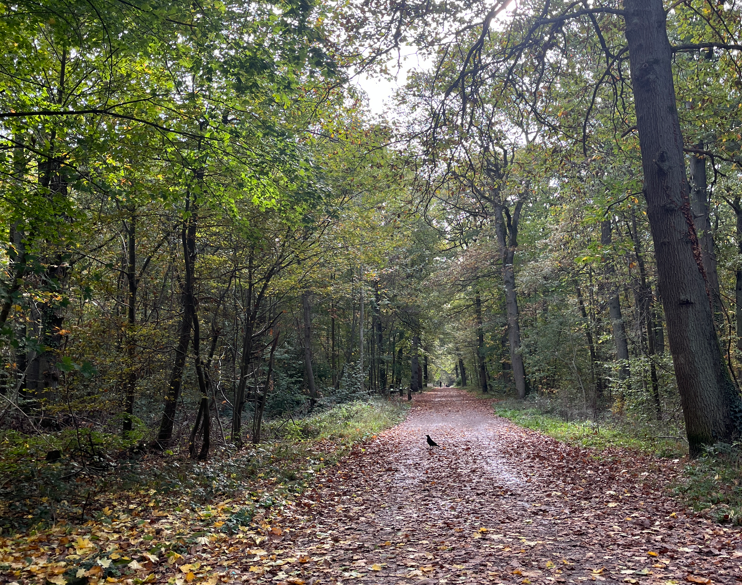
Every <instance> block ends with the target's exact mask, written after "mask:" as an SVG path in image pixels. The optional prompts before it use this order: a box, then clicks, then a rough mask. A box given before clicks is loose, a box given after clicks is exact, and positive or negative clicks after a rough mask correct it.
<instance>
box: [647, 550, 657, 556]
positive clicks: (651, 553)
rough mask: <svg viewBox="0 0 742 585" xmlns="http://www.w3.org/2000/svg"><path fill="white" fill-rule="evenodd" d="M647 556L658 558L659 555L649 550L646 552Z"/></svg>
mask: <svg viewBox="0 0 742 585" xmlns="http://www.w3.org/2000/svg"><path fill="white" fill-rule="evenodd" d="M647 554H648V555H649V556H650V557H658V556H660V555H659V553H656V552H654V551H653V550H650V551H648V552H647Z"/></svg>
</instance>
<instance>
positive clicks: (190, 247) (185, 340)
mask: <svg viewBox="0 0 742 585" xmlns="http://www.w3.org/2000/svg"><path fill="white" fill-rule="evenodd" d="M191 197H192V194H189V195H188V198H187V199H186V212H190V214H189V215H188V219H186V220H185V223H184V225H183V228H182V230H181V243H182V246H183V254H184V258H183V264H184V267H185V278H184V283H183V291H182V292H181V304H182V306H183V317H182V318H181V322H180V334H179V336H178V345H177V347H176V348H175V361H174V362H173V369H172V371H171V372H170V381H169V382H168V388H167V393H166V394H165V408H164V410H163V413H162V418H161V419H160V430H159V432H158V433H157V444H158V445H159V446H160V448H162V449H165V448H167V447H169V446H170V443H171V441H172V438H173V428H174V426H175V414H176V412H177V409H178V400H179V399H180V392H181V389H182V387H183V372H184V370H185V364H186V358H187V357H188V347H189V345H190V343H191V329H192V328H193V305H192V303H191V302H190V298H191V296H192V295H193V286H194V283H193V267H194V266H195V263H196V233H197V228H198V210H197V206H196V204H195V202H193V204H192V202H191Z"/></svg>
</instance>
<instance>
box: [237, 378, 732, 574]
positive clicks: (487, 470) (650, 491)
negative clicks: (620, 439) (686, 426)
mask: <svg viewBox="0 0 742 585" xmlns="http://www.w3.org/2000/svg"><path fill="white" fill-rule="evenodd" d="M426 434H430V435H431V437H432V438H433V439H434V440H435V441H437V442H438V444H439V445H440V446H439V447H437V448H430V447H428V446H427V444H426V441H425V435H426ZM677 469H678V464H677V462H670V461H658V460H656V459H651V458H643V457H639V456H636V455H635V454H627V453H625V452H619V451H616V452H614V453H612V454H609V456H607V457H604V458H603V459H602V460H601V461H598V460H596V459H595V458H593V457H591V456H590V454H589V452H588V451H587V450H584V449H579V448H573V447H568V446H566V445H564V444H562V443H559V442H557V441H554V440H552V439H549V438H547V437H544V436H543V435H540V434H538V433H535V432H531V431H525V430H523V429H521V428H519V427H517V426H515V425H513V424H511V423H509V422H507V421H505V420H503V419H500V418H497V417H496V416H494V415H493V414H492V407H491V405H490V403H489V402H488V401H484V400H478V399H476V398H474V397H472V396H471V395H468V394H467V393H465V392H462V391H460V390H456V389H446V388H440V389H435V390H433V391H428V392H425V393H424V394H422V395H420V396H417V397H416V398H415V402H414V404H413V408H412V410H411V411H410V414H409V416H408V418H407V420H406V421H405V422H404V423H403V424H401V425H399V426H397V427H395V428H393V429H390V430H389V431H386V432H384V433H383V434H381V435H379V436H378V437H376V438H375V439H374V440H372V441H371V442H370V443H368V444H366V445H365V446H364V448H360V447H359V448H356V449H354V451H353V452H352V453H351V455H350V456H349V457H348V458H346V459H345V460H344V461H343V462H341V463H340V464H339V465H338V466H336V467H333V468H331V469H330V470H328V471H327V472H326V473H325V474H323V475H321V476H320V477H318V481H317V485H316V487H315V489H314V490H312V491H310V492H308V493H307V494H305V496H304V497H303V498H302V499H301V500H300V501H298V502H296V503H295V504H294V505H293V506H292V507H290V508H288V509H287V510H286V512H285V515H284V516H283V517H281V518H279V519H278V521H279V522H280V525H281V527H282V529H283V531H284V532H283V534H282V535H281V536H280V537H278V539H277V540H273V541H271V543H270V544H269V546H268V547H266V548H268V549H269V550H268V552H269V554H271V555H275V557H274V559H275V560H274V562H273V564H272V565H269V566H268V568H267V570H266V563H265V562H264V561H265V558H263V559H262V560H261V559H258V558H256V559H255V561H256V565H255V570H256V572H254V573H248V574H246V575H244V576H243V579H248V580H255V581H258V582H272V583H281V582H285V583H294V584H301V583H314V584H317V585H318V584H320V583H354V582H361V583H380V584H387V583H418V585H421V584H434V583H435V584H441V585H443V584H445V583H534V584H535V583H555V582H556V583H580V582H584V581H604V582H606V583H625V582H628V583H664V584H672V583H680V582H683V583H689V582H690V583H741V582H742V539H741V537H740V531H739V530H738V529H732V528H726V527H721V526H719V525H716V524H713V523H711V522H709V521H707V520H705V519H702V518H696V517H693V516H692V515H691V514H686V513H685V512H684V511H683V510H682V509H681V508H680V507H679V505H678V504H677V503H676V502H674V501H673V500H671V499H669V498H668V497H667V496H665V495H663V486H664V485H665V483H666V482H667V481H668V478H672V477H674V476H675V475H676V474H677ZM258 561H260V568H259V567H258V564H257V563H258ZM260 571H265V572H263V573H260Z"/></svg>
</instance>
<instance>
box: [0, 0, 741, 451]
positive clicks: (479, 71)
mask: <svg viewBox="0 0 742 585" xmlns="http://www.w3.org/2000/svg"><path fill="white" fill-rule="evenodd" d="M741 14H742V12H741V11H740V7H739V5H738V4H737V3H736V2H735V1H727V2H712V1H710V0H684V1H680V2H675V3H665V5H664V7H663V3H662V2H661V1H660V0H625V2H623V3H619V2H614V1H612V0H609V1H606V2H574V3H569V2H562V1H558V2H557V1H551V0H526V1H523V2H517V3H510V2H506V1H502V2H494V3H480V2H477V1H469V0H461V1H459V2H440V3H439V2H430V1H426V2H416V1H413V2H396V1H394V0H365V1H359V2H350V3H341V2H337V3H336V2H309V1H304V0H301V1H300V0H266V1H262V0H261V1H257V2H250V3H244V2H236V1H235V2H233V1H216V0H204V1H197V2H183V1H180V0H179V1H170V0H133V1H132V2H128V1H127V2H124V1H120V0H88V1H82V0H80V1H78V0H39V1H36V2H25V1H23V0H20V1H16V2H3V3H1V4H0V39H2V43H3V47H4V50H3V51H2V55H0V131H1V138H0V172H1V177H0V192H1V194H2V197H1V199H0V205H1V206H2V212H1V213H0V218H1V219H0V222H1V230H0V241H1V250H0V263H1V264H2V275H1V279H0V302H1V306H0V328H1V330H0V359H1V360H2V370H0V371H1V372H2V374H1V376H2V378H1V380H0V399H1V402H0V427H2V429H3V431H2V432H3V441H5V445H6V446H7V445H19V444H22V443H23V442H24V441H25V440H26V439H25V438H26V437H29V436H39V435H45V434H47V435H54V434H56V435H59V434H60V433H61V434H64V433H68V434H69V436H70V437H76V440H77V441H78V446H79V443H80V438H79V437H80V432H83V433H86V435H85V436H87V437H88V439H89V442H90V445H92V444H93V441H94V440H102V439H100V437H109V438H110V437H120V439H117V440H119V441H120V444H121V446H122V448H124V447H133V446H136V445H138V446H139V448H147V449H149V448H152V449H160V450H165V451H170V450H179V449H180V450H186V451H187V452H188V453H189V454H190V456H191V457H193V458H197V459H206V458H208V457H209V455H210V453H211V452H212V450H213V449H214V446H215V445H221V446H224V445H240V444H242V443H244V442H260V440H261V423H262V421H263V419H265V418H281V417H300V416H302V415H304V414H307V413H308V412H310V411H312V410H313V409H321V408H323V407H324V406H326V405H328V404H335V403H339V402H344V401H349V400H353V399H356V398H359V397H364V396H367V395H368V394H370V393H375V394H379V395H382V396H388V395H389V394H392V393H393V394H395V395H397V394H401V393H402V392H404V394H405V395H407V396H409V395H410V393H412V392H416V391H419V390H421V389H422V388H423V387H425V386H426V385H439V384H441V383H443V384H449V385H454V384H455V385H460V386H474V387H477V388H479V389H481V391H482V392H490V393H493V394H497V395H502V396H514V397H518V398H520V399H528V400H536V401H541V402H543V403H544V404H548V405H550V408H553V409H555V410H557V411H558V412H559V413H560V414H561V415H563V416H566V417H572V418H574V417H584V418H591V419H593V420H595V421H596V423H599V422H600V421H602V420H604V419H605V418H614V419H617V420H623V421H628V422H629V423H631V424H641V425H645V426H646V427H647V428H654V429H655V432H656V433H658V434H665V435H673V436H687V438H688V442H689V446H690V452H691V454H695V455H698V454H700V453H702V452H703V449H704V447H706V446H709V445H713V444H715V443H718V442H722V443H730V444H731V443H733V442H734V441H736V440H737V439H738V437H739V435H740V431H741V430H742V398H740V389H739V388H740V387H739V384H740V379H742V185H741V183H740V176H741V172H742V166H741V165H742V152H741V151H740V148H741V145H742V134H740V133H741V132H742V113H741V112H742V69H741V68H742V60H741V59H740V50H742V44H740V38H739V37H740V34H742V22H740V15H741ZM665 31H666V36H665ZM668 39H669V43H668ZM409 47H415V48H416V50H417V51H419V53H420V54H421V55H423V56H424V61H425V62H426V63H428V64H429V65H428V66H427V67H419V68H418V69H415V70H412V71H410V73H409V75H408V80H407V83H406V84H405V86H404V87H402V88H401V89H400V90H399V91H398V93H397V94H396V96H395V97H394V107H393V108H390V109H389V111H388V112H387V114H386V115H385V116H378V115H373V114H372V113H370V111H369V108H368V105H367V100H366V97H365V95H364V92H363V90H362V89H361V88H360V86H359V85H358V84H357V79H358V76H359V75H361V74H363V75H368V76H371V78H372V79H373V78H383V77H387V76H393V75H395V73H396V72H397V71H398V69H399V67H400V66H401V65H402V66H404V64H403V61H402V57H401V55H402V54H403V53H404V52H405V50H407V49H408V48H409ZM50 455H51V456H52V457H53V456H54V455H53V453H50Z"/></svg>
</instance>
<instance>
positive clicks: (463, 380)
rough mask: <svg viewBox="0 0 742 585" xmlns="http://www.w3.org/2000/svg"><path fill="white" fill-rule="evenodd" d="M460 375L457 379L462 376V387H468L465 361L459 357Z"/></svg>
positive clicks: (457, 375)
mask: <svg viewBox="0 0 742 585" xmlns="http://www.w3.org/2000/svg"><path fill="white" fill-rule="evenodd" d="M457 367H458V373H457V374H456V377H457V378H458V377H459V375H461V385H462V386H464V387H466V385H467V384H466V367H464V359H463V358H462V357H461V356H459V363H458V366H457Z"/></svg>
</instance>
